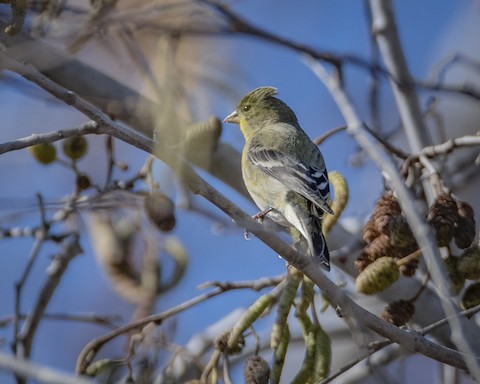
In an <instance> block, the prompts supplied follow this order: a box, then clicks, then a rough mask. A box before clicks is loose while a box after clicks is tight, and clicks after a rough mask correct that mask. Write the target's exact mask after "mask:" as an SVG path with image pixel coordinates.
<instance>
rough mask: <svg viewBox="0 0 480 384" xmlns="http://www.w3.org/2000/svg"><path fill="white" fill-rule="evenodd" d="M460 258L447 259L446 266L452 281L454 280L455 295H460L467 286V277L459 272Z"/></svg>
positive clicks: (450, 257)
mask: <svg viewBox="0 0 480 384" xmlns="http://www.w3.org/2000/svg"><path fill="white" fill-rule="evenodd" d="M459 260H460V259H459V258H458V256H454V255H451V256H449V257H448V258H446V259H445V260H444V261H445V265H446V266H447V270H448V274H449V276H450V280H452V284H453V291H454V292H455V294H459V293H460V291H461V290H462V288H463V286H464V285H465V275H464V274H463V273H461V272H460V271H459V270H458V262H459Z"/></svg>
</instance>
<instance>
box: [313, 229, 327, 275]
mask: <svg viewBox="0 0 480 384" xmlns="http://www.w3.org/2000/svg"><path fill="white" fill-rule="evenodd" d="M308 245H309V248H310V253H311V254H312V257H313V260H315V262H317V263H319V264H320V265H321V266H322V268H324V269H325V270H327V271H330V253H329V252H328V247H327V242H326V241H325V237H324V236H323V233H322V230H321V229H320V230H319V231H315V232H313V233H312V234H311V240H310V241H309V244H308Z"/></svg>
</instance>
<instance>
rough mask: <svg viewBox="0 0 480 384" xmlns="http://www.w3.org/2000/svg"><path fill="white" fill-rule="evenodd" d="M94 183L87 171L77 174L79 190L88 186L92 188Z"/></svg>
mask: <svg viewBox="0 0 480 384" xmlns="http://www.w3.org/2000/svg"><path fill="white" fill-rule="evenodd" d="M91 185H92V183H91V181H90V177H88V175H86V174H85V173H80V174H78V175H77V188H78V190H79V191H83V190H85V189H87V188H90V187H91Z"/></svg>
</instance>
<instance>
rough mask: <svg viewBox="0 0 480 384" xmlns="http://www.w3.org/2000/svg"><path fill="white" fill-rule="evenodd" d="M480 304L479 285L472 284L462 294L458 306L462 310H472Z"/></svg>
mask: <svg viewBox="0 0 480 384" xmlns="http://www.w3.org/2000/svg"><path fill="white" fill-rule="evenodd" d="M479 304H480V283H478V282H477V283H473V284H472V285H470V286H469V287H468V288H467V289H466V291H465V292H464V293H463V297H462V300H461V301H460V306H461V307H462V308H463V309H468V308H473V307H476V306H477V305H479Z"/></svg>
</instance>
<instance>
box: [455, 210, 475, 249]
mask: <svg viewBox="0 0 480 384" xmlns="http://www.w3.org/2000/svg"><path fill="white" fill-rule="evenodd" d="M457 208H458V220H457V225H456V227H455V232H454V233H453V237H454V239H455V244H456V245H457V247H458V248H461V249H465V248H468V247H469V246H470V245H472V243H473V240H474V239H475V217H474V212H473V208H472V207H471V206H470V205H469V204H468V203H465V202H463V201H458V202H457Z"/></svg>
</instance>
